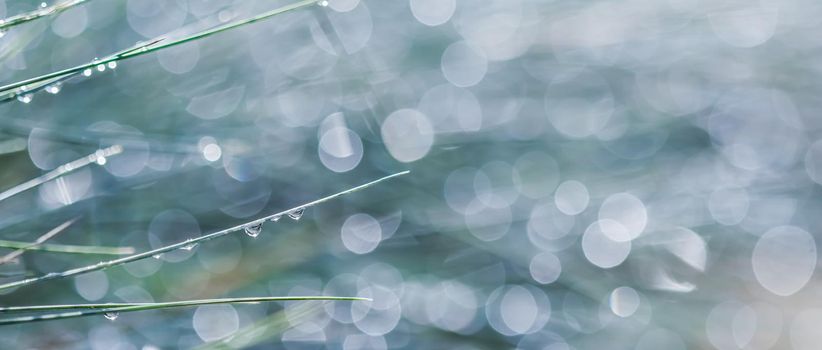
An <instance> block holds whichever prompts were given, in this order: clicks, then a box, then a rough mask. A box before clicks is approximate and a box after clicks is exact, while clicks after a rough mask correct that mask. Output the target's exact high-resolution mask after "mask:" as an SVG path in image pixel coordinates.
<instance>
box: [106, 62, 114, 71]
mask: <svg viewBox="0 0 822 350" xmlns="http://www.w3.org/2000/svg"><path fill="white" fill-rule="evenodd" d="M106 65H107V66H108V69H114V68H117V62H116V61H111V62H109V63H108V64H106Z"/></svg>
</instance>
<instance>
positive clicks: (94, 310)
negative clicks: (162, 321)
mask: <svg viewBox="0 0 822 350" xmlns="http://www.w3.org/2000/svg"><path fill="white" fill-rule="evenodd" d="M310 300H319V301H370V300H371V299H368V298H359V297H337V296H293V297H251V298H221V299H200V300H185V301H171V302H160V303H117V304H74V305H36V306H15V307H4V308H0V312H43V311H49V310H79V311H70V312H62V313H50V314H41V315H31V316H20V317H11V318H4V319H0V325H10V324H19V323H30V322H39V321H50V320H61V319H67V318H75V317H85V316H93V315H106V314H108V315H112V314H113V315H117V314H120V313H125V312H135V311H146V310H158V309H169V308H177V307H186V306H200V305H213V304H240V303H245V304H247V303H264V302H277V301H310Z"/></svg>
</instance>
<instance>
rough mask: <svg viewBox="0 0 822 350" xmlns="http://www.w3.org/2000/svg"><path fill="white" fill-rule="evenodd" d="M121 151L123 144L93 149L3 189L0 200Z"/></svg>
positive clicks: (100, 161)
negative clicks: (43, 172) (80, 156)
mask: <svg viewBox="0 0 822 350" xmlns="http://www.w3.org/2000/svg"><path fill="white" fill-rule="evenodd" d="M122 152H123V146H120V145H114V146H111V147H108V148H101V149H98V150H97V151H95V152H94V153H92V154H89V155H87V156H85V157H83V158H80V159H76V160H73V161H71V162H68V163H66V164H63V165H61V166H58V167H57V169H54V170H52V171H49V172H47V173H45V174H43V175H41V176H38V177H35V178H33V179H31V180H28V181H26V182H24V183H21V184H19V185H17V186H14V187H12V188H9V189H8V190H5V191H3V192H2V193H0V201H4V200H6V199H9V198H11V197H13V196H16V195H18V194H20V193H23V192H25V191H28V190H30V189H32V188H35V187H37V186H40V185H42V184H44V183H46V182H49V181H51V180H54V179H56V178H58V177H60V176H63V175H66V174H68V173H71V172H73V171H76V170H78V169H80V168H83V167H85V166H87V165H89V164H94V163H96V164H104V163H105V159H106V158H107V157H111V156H114V155H118V154H120V153H122Z"/></svg>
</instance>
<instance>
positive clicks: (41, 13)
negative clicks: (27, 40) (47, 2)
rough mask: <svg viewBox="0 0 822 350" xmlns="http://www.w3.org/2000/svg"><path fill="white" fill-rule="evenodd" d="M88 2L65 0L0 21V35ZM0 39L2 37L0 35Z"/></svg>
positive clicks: (87, 0)
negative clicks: (15, 27)
mask: <svg viewBox="0 0 822 350" xmlns="http://www.w3.org/2000/svg"><path fill="white" fill-rule="evenodd" d="M89 1H91V0H67V1H63V2H59V3H56V4H54V5H51V6H46V7H41V8H38V9H36V10H34V11H29V12H25V13H21V14H18V15H14V16H11V17H7V18H5V19H0V33H4V32H5V31H7V30H8V29H9V28H11V27H14V26H18V25H21V24H23V23H26V22H31V21H34V20H37V19H40V18H43V17H46V16H52V15H56V14H59V13H60V12H63V11H65V10H68V9H70V8H72V7H75V6H78V5H81V4H83V3H86V2H89ZM0 37H2V35H0Z"/></svg>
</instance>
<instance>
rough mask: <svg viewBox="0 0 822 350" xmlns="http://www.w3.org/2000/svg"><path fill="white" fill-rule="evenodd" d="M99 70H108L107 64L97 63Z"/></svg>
mask: <svg viewBox="0 0 822 350" xmlns="http://www.w3.org/2000/svg"><path fill="white" fill-rule="evenodd" d="M97 70H98V71H100V72H102V71H105V70H106V65H105V64H98V65H97Z"/></svg>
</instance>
